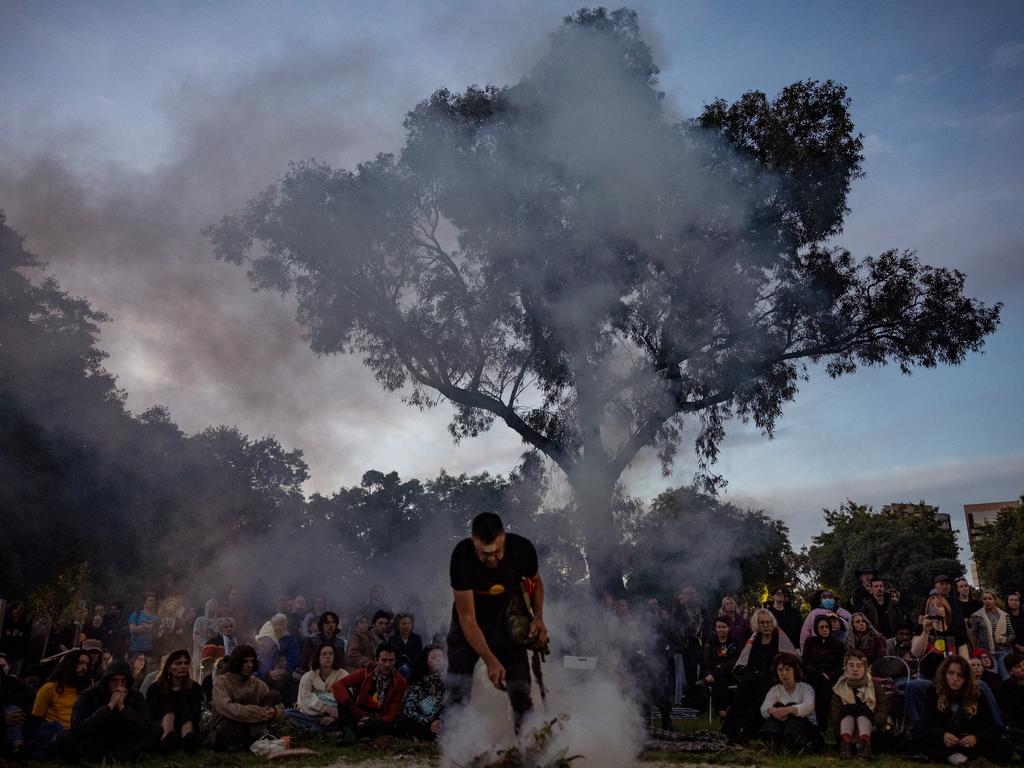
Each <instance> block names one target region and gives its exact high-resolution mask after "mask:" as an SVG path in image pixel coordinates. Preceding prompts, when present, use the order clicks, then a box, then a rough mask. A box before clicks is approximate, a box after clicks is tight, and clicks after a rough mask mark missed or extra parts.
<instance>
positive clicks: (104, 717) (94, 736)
mask: <svg viewBox="0 0 1024 768" xmlns="http://www.w3.org/2000/svg"><path fill="white" fill-rule="evenodd" d="M131 679H132V670H131V667H129V666H128V664H127V663H126V662H124V661H120V660H118V661H112V662H111V663H110V665H109V666H108V667H107V669H106V672H104V674H103V678H102V679H101V680H100V681H99V682H98V683H96V684H94V685H91V686H90V687H88V688H86V689H85V690H84V691H82V695H81V696H79V697H78V699H77V701H75V707H74V710H73V711H72V713H71V729H70V730H67V731H64V732H63V733H61V734H60V735H59V736H57V744H56V746H57V753H58V754H59V755H60V756H61V758H62V759H63V760H65V761H67V762H70V763H77V762H78V761H79V760H81V759H83V758H84V759H86V760H96V761H99V760H116V761H118V762H126V761H128V760H134V759H135V758H137V757H138V756H139V755H140V754H141V753H142V752H143V750H145V749H146V748H147V747H149V746H150V744H151V742H152V737H153V730H152V728H151V727H150V723H149V710H148V709H147V708H146V700H145V699H144V698H143V696H142V694H141V693H139V692H138V691H137V690H135V689H134V688H133V687H132V685H131Z"/></svg>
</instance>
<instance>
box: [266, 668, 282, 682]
mask: <svg viewBox="0 0 1024 768" xmlns="http://www.w3.org/2000/svg"><path fill="white" fill-rule="evenodd" d="M267 677H269V678H270V679H271V680H280V679H281V678H282V677H284V670H283V669H272V670H270V672H268V673H267Z"/></svg>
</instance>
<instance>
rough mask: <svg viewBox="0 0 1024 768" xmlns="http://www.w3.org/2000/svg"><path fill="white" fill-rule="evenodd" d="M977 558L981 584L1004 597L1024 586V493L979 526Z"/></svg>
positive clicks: (976, 529)
mask: <svg viewBox="0 0 1024 768" xmlns="http://www.w3.org/2000/svg"><path fill="white" fill-rule="evenodd" d="M974 560H975V562H977V564H978V575H979V576H980V578H981V586H983V587H989V588H990V589H994V590H996V591H997V592H998V593H999V596H1000V597H1001V598H1003V599H1005V598H1006V593H1007V592H1009V591H1011V590H1014V589H1016V590H1020V589H1024V573H1022V572H1021V563H1024V496H1021V498H1020V501H1018V502H1017V503H1016V504H1011V505H1009V506H1007V507H1004V508H1003V509H1001V510H999V514H998V515H997V516H996V519H995V520H994V521H992V522H991V523H989V524H987V525H981V526H978V527H977V528H975V530H974ZM1018 645H1019V643H1018Z"/></svg>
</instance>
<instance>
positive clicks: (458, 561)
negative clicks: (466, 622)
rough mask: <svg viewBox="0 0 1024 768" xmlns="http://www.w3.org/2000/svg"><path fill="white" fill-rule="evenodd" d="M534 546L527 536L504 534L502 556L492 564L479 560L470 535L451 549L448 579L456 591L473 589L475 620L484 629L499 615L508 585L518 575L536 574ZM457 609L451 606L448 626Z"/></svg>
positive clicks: (513, 584)
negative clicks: (449, 577) (450, 617)
mask: <svg viewBox="0 0 1024 768" xmlns="http://www.w3.org/2000/svg"><path fill="white" fill-rule="evenodd" d="M537 568H538V565H537V550H536V549H535V548H534V546H533V544H532V543H530V540H529V539H526V538H524V537H522V536H519V535H517V534H514V533H506V534H505V556H504V557H503V558H502V560H501V562H500V563H498V565H497V567H495V568H488V567H487V566H486V565H484V564H483V563H481V562H480V558H479V557H477V554H476V550H475V549H474V548H473V540H472V539H463V540H462V541H460V542H459V543H458V544H457V545H456V546H455V550H454V551H453V552H452V562H451V583H452V589H453V590H455V591H456V592H464V591H466V590H469V589H471V590H473V605H474V606H475V607H476V623H477V624H478V625H479V626H480V628H481V629H482V630H483V631H484V632H485V633H486V632H487V631H489V630H490V629H492V628H493V627H494V626H495V625H496V624H497V622H498V619H499V618H500V617H501V611H502V609H503V608H504V607H505V602H506V601H507V600H508V592H509V590H510V589H512V588H515V587H518V586H519V584H520V582H521V581H522V579H524V578H531V577H533V576H536V575H537ZM458 621H459V617H458V612H457V611H456V610H455V609H454V608H453V609H452V626H455V625H457V624H458Z"/></svg>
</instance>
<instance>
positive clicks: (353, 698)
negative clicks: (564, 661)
mask: <svg viewBox="0 0 1024 768" xmlns="http://www.w3.org/2000/svg"><path fill="white" fill-rule="evenodd" d="M397 657H398V654H397V653H395V649H394V648H393V647H392V646H390V645H388V644H387V643H382V644H381V645H380V646H378V647H377V652H376V658H375V661H374V662H373V663H372V664H369V665H368V666H365V667H363V668H362V669H357V670H356V671H354V672H352V673H350V674H348V675H347V676H345V677H343V678H342V679H341V680H339V681H338V682H336V683H335V684H334V685H333V686H331V692H332V693H333V694H334V698H335V700H336V701H337V702H338V716H339V719H340V720H341V727H342V731H343V733H344V739H343V740H344V741H353V740H355V738H357V737H359V738H366V739H373V738H376V737H380V736H391V735H393V732H394V730H395V725H396V723H397V722H398V717H399V715H400V714H401V713H402V701H403V699H404V698H405V689H406V686H407V683H406V681H405V678H404V677H402V675H401V673H399V672H397V671H396V670H395V662H396V660H397Z"/></svg>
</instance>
